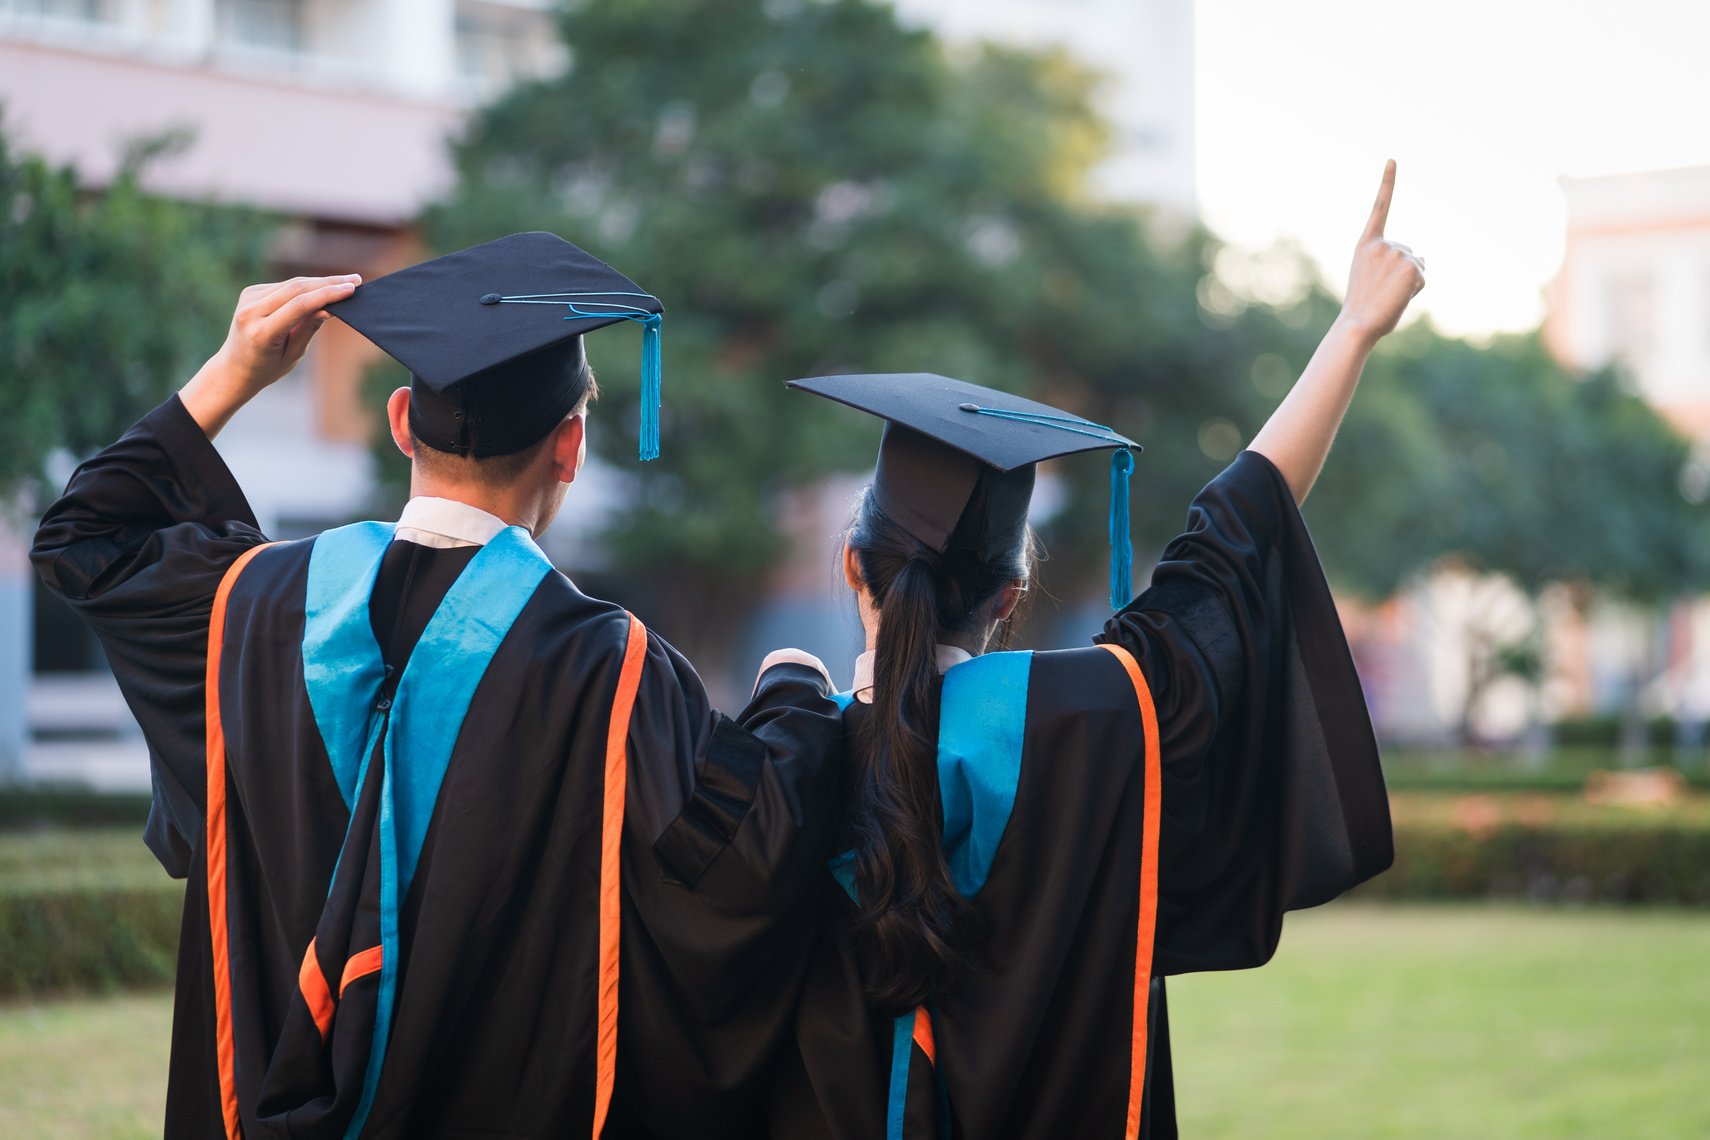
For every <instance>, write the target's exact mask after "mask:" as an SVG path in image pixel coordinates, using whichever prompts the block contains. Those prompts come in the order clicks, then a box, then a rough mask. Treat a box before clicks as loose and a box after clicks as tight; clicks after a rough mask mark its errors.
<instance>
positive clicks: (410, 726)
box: [303, 523, 552, 1140]
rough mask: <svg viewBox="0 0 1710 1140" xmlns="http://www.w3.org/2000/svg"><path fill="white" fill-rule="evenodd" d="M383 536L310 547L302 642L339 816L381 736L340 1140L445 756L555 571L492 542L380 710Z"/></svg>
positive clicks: (376, 1063)
mask: <svg viewBox="0 0 1710 1140" xmlns="http://www.w3.org/2000/svg"><path fill="white" fill-rule="evenodd" d="M391 529H392V528H391V527H390V526H386V525H384V524H379V523H358V524H356V525H354V526H348V527H341V528H339V529H337V530H332V531H328V532H327V533H325V534H323V535H321V536H320V537H319V538H318V539H316V540H315V547H314V550H313V551H312V552H311V554H310V559H309V584H308V593H307V602H306V615H305V616H306V621H305V624H304V634H303V678H304V682H305V684H306V685H307V687H308V690H309V704H310V707H311V708H312V709H313V710H314V714H315V723H316V725H317V726H318V727H319V729H320V732H321V739H322V741H323V742H324V743H325V744H326V746H327V755H328V758H329V759H330V760H331V762H332V769H333V775H334V778H335V779H336V780H337V781H338V785H339V791H340V793H341V794H342V795H343V796H344V799H345V803H346V804H348V805H354V804H355V802H356V795H357V793H358V791H359V790H360V788H361V787H362V782H363V780H364V778H365V775H366V771H367V766H368V760H369V757H370V756H371V755H372V754H373V752H374V744H375V735H376V733H378V732H379V731H380V730H381V728H382V727H384V731H385V743H384V746H383V748H382V749H381V763H382V764H383V765H384V767H383V770H382V773H381V790H380V796H381V799H380V817H379V827H380V945H381V960H380V961H381V965H380V988H379V996H378V999H377V1005H376V1009H375V1016H374V1036H373V1040H372V1043H371V1044H370V1047H369V1056H368V1067H367V1069H366V1070H365V1072H364V1073H363V1084H362V1097H361V1100H360V1101H359V1102H358V1104H357V1109H356V1115H355V1117H354V1118H353V1119H352V1120H351V1122H350V1126H349V1127H348V1128H347V1129H346V1130H345V1136H346V1138H347V1140H353V1138H354V1137H355V1136H357V1134H359V1133H360V1132H361V1131H362V1128H363V1125H365V1124H366V1123H367V1121H368V1114H369V1111H370V1110H371V1109H372V1108H373V1104H374V1093H375V1090H376V1089H377V1088H378V1086H379V1082H380V1069H381V1066H382V1064H383V1063H384V1061H385V1058H386V1047H387V1044H388V1042H389V1040H390V1037H391V1029H392V1013H393V1007H394V1005H395V1002H396V998H397V986H398V961H399V952H398V941H399V937H398V935H399V932H398V911H399V907H400V905H401V903H402V900H403V899H404V897H405V896H406V895H407V894H408V893H409V890H410V883H411V882H412V881H413V880H414V878H415V873H416V866H417V863H418V862H419V860H420V858H421V851H422V844H423V843H424V842H425V840H426V838H427V831H428V825H429V823H430V822H431V820H432V818H433V809H434V803H435V801H437V800H438V798H439V789H440V785H441V784H442V783H443V782H444V780H445V771H446V768H447V767H448V766H449V764H450V763H451V753H452V750H453V748H454V747H455V745H456V743H457V738H458V734H459V733H460V732H461V730H462V727H463V721H464V718H465V716H466V715H467V714H468V712H469V704H470V701H471V700H472V699H473V698H474V695H475V689H476V686H478V685H479V684H480V683H481V678H482V677H483V676H484V675H485V674H486V671H487V666H488V665H489V664H490V663H491V661H492V659H493V654H494V653H495V652H497V650H498V648H499V644H500V642H502V641H503V640H504V638H505V635H506V634H507V633H508V632H509V631H510V628H511V626H512V625H513V624H514V623H515V622H516V619H517V615H518V614H520V613H521V612H522V609H523V607H524V606H525V605H527V604H528V600H529V599H530V598H531V597H533V596H534V592H535V590H536V589H538V588H539V586H540V583H541V580H542V579H543V578H545V576H546V575H547V574H548V573H549V572H551V570H552V564H551V562H549V561H548V560H547V558H546V555H544V554H542V553H541V551H540V548H539V547H538V546H536V545H535V544H534V541H533V540H532V539H531V538H530V537H529V535H528V532H527V531H524V530H523V529H522V528H520V527H514V526H513V527H507V528H505V529H504V530H503V531H500V532H499V534H498V535H496V536H495V537H494V538H493V540H492V541H491V542H489V543H488V544H487V545H486V546H484V547H482V548H481V550H480V552H479V553H478V554H476V555H475V557H474V559H473V560H472V561H471V562H470V563H469V565H468V566H467V567H466V568H465V569H464V571H463V573H462V574H461V575H459V576H458V579H457V581H456V582H455V583H453V584H452V587H451V589H450V590H449V591H447V593H446V595H445V598H444V600H442V601H441V602H440V604H439V608H438V609H437V610H435V611H434V615H433V617H432V619H431V620H429V622H428V624H427V628H426V629H425V630H424V631H423V632H422V636H421V640H420V641H419V642H418V643H417V644H416V647H415V649H414V650H413V651H412V652H411V654H410V659H409V661H408V662H407V663H406V664H405V666H404V672H403V675H402V676H401V677H400V678H399V679H398V685H397V689H396V691H395V693H394V695H393V697H392V700H391V702H390V705H389V706H388V705H387V704H386V703H385V702H384V701H382V700H381V699H380V697H381V692H382V686H383V684H384V681H385V673H386V670H385V665H384V663H383V661H382V659H381V653H380V647H379V645H378V644H376V643H375V640H374V635H373V631H372V627H371V626H370V624H369V616H368V599H369V597H370V596H371V595H372V593H373V589H374V581H375V578H376V576H377V575H378V573H379V568H380V560H381V558H382V557H384V555H385V552H386V545H387V544H388V543H389V542H390V540H391ZM357 749H361V750H362V751H360V752H358V751H357ZM348 841H349V840H348V836H347V838H346V842H347V843H348ZM340 859H341V861H342V852H341V856H340Z"/></svg>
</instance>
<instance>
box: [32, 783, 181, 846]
mask: <svg viewBox="0 0 1710 1140" xmlns="http://www.w3.org/2000/svg"><path fill="white" fill-rule="evenodd" d="M152 802H153V797H152V796H151V795H149V793H147V792H98V791H94V790H92V789H89V788H85V787H82V786H81V785H53V784H39V785H32V786H30V787H17V786H13V787H8V788H5V789H4V790H0V835H3V834H4V833H5V832H8V831H24V830H32V829H39V828H44V827H49V826H59V827H108V826H112V825H114V824H130V825H133V826H134V827H135V828H136V833H137V834H139V835H140V834H141V832H142V826H143V824H145V823H146V822H148V811H149V805H150V804H151V803H152Z"/></svg>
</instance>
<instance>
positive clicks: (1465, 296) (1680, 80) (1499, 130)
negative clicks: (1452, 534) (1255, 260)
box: [1196, 0, 1710, 334]
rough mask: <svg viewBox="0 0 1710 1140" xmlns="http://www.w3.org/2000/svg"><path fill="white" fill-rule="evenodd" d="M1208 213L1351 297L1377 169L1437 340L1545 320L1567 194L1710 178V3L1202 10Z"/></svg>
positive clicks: (1365, 3)
mask: <svg viewBox="0 0 1710 1140" xmlns="http://www.w3.org/2000/svg"><path fill="white" fill-rule="evenodd" d="M1197 7H1198V23H1197V27H1196V36H1197V42H1196V70H1197V77H1196V98H1197V108H1196V111H1197V115H1198V132H1197V133H1198V138H1197V146H1198V177H1199V199H1200V206H1201V211H1202V213H1203V215H1204V218H1205V220H1206V222H1207V223H1208V224H1209V225H1210V226H1211V228H1212V229H1213V230H1215V231H1217V232H1218V233H1219V234H1221V235H1222V236H1223V237H1225V238H1226V239H1228V240H1230V241H1232V242H1235V243H1238V244H1239V245H1242V246H1248V247H1259V246H1265V245H1268V244H1269V243H1271V242H1273V241H1275V240H1278V239H1282V238H1292V239H1293V240H1295V241H1297V242H1299V243H1300V244H1301V245H1303V246H1304V247H1305V248H1306V250H1307V252H1308V253H1309V254H1310V255H1311V256H1312V257H1313V258H1314V259H1315V260H1316V261H1318V262H1319V263H1320V265H1322V266H1323V267H1324V269H1325V272H1326V274H1327V276H1328V277H1329V279H1330V281H1331V283H1332V285H1333V286H1334V287H1336V288H1337V289H1340V288H1341V286H1342V284H1343V282H1344V281H1345V280H1346V278H1345V273H1346V266H1347V260H1348V257H1349V255H1350V254H1351V252H1352V244H1351V243H1352V242H1353V240H1354V238H1355V237H1357V236H1358V234H1359V231H1360V226H1361V224H1362V222H1363V221H1364V219H1365V216H1366V212H1367V211H1368V210H1369V209H1370V204H1371V199H1372V197H1373V194H1374V192H1375V191H1376V188H1377V181H1378V176H1379V174H1380V173H1381V171H1382V167H1383V160H1384V159H1385V158H1387V157H1393V158H1395V159H1396V161H1397V163H1398V164H1399V168H1400V169H1399V173H1398V176H1397V184H1396V195H1395V206H1394V209H1393V210H1392V212H1391V215H1390V225H1389V236H1390V237H1392V238H1394V239H1395V240H1397V241H1402V242H1406V243H1407V244H1408V245H1410V246H1412V247H1413V249H1414V250H1415V251H1416V252H1418V253H1420V254H1421V255H1423V256H1424V257H1425V259H1426V262H1427V266H1428V278H1429V283H1428V285H1427V287H1426V290H1425V292H1424V293H1423V294H1421V296H1420V298H1419V301H1418V302H1417V304H1419V305H1421V306H1422V307H1423V308H1424V309H1426V310H1427V311H1429V312H1430V314H1431V315H1432V317H1433V319H1434V320H1435V321H1436V322H1437V323H1438V324H1439V325H1440V326H1441V327H1443V328H1444V329H1445V330H1447V331H1450V332H1454V333H1462V334H1466V333H1480V332H1488V331H1492V330H1498V329H1519V328H1526V327H1529V326H1531V325H1533V324H1535V323H1536V322H1537V321H1538V320H1539V319H1540V318H1541V317H1542V314H1543V301H1542V296H1541V291H1542V289H1543V287H1544V285H1545V283H1546V282H1547V281H1548V280H1549V278H1550V277H1551V276H1552V275H1553V274H1554V272H1555V270H1556V268H1557V266H1558V265H1559V263H1560V261H1561V254H1562V233H1563V226H1564V222H1565V218H1566V207H1565V205H1564V204H1563V200H1562V194H1561V190H1560V188H1559V185H1558V181H1557V180H1558V178H1559V177H1560V176H1562V175H1591V174H1609V173H1616V172H1622V171H1634V170H1652V169H1659V168H1663V167H1674V166H1694V165H1706V164H1710V3H1706V2H1705V0H1614V2H1611V0H1604V2H1587V0H1553V2H1551V0H1403V2H1397V0H1198V5H1197Z"/></svg>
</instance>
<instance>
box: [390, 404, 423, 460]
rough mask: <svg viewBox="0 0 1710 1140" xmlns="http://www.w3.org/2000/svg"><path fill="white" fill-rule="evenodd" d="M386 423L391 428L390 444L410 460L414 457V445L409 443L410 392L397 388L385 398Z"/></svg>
mask: <svg viewBox="0 0 1710 1140" xmlns="http://www.w3.org/2000/svg"><path fill="white" fill-rule="evenodd" d="M386 422H387V423H388V424H389V425H390V426H391V428H392V442H393V443H395V444H397V445H398V450H399V451H401V452H403V453H404V454H405V455H406V456H408V457H409V458H411V459H414V458H415V457H416V448H415V444H414V443H412V442H411V441H410V390H409V389H408V388H399V389H398V390H397V391H396V392H393V393H392V394H391V395H390V396H388V397H387V398H386Z"/></svg>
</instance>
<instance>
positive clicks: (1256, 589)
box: [1098, 451, 1394, 974]
mask: <svg viewBox="0 0 1710 1140" xmlns="http://www.w3.org/2000/svg"><path fill="white" fill-rule="evenodd" d="M1098 640H1100V641H1108V642H1114V643H1117V644H1120V645H1122V646H1123V647H1124V648H1126V649H1128V650H1129V652H1131V653H1133V654H1134V655H1135V657H1136V658H1138V660H1139V661H1140V665H1141V669H1142V672H1143V673H1144V674H1145V676H1146V678H1147V681H1148V684H1149V685H1150V687H1151V689H1152V692H1153V698H1154V701H1155V702H1156V705H1157V711H1158V723H1159V733H1160V736H1161V738H1162V739H1161V746H1162V767H1163V772H1162V777H1163V778H1162V791H1163V804H1162V810H1161V827H1160V841H1159V842H1160V871H1159V909H1158V933H1157V943H1156V951H1155V958H1154V972H1155V973H1159V974H1172V973H1182V972H1187V971H1192V970H1218V969H1239V968H1244V967H1248V966H1256V965H1260V964H1262V963H1264V962H1266V961H1268V960H1269V958H1270V956H1271V955H1272V954H1273V953H1274V952H1275V950H1276V945H1277V941H1278V939H1279V937H1280V935H1281V930H1282V916H1283V913H1284V912H1285V911H1289V910H1297V909H1300V908H1303V907H1310V906H1316V905H1318V904H1320V903H1323V902H1327V901H1329V900H1330V899H1332V898H1334V897H1336V896H1337V895H1338V894H1340V893H1341V892H1343V891H1345V890H1347V889H1348V888H1350V887H1352V886H1354V885H1355V884H1357V883H1360V882H1363V881H1364V880H1366V879H1369V878H1371V877H1372V876H1373V875H1376V874H1378V873H1379V872H1381V871H1383V870H1384V869H1385V868H1387V867H1388V866H1389V865H1390V862H1391V861H1392V859H1393V855H1394V848H1393V839H1392V835H1391V830H1390V817H1389V801H1388V796H1387V793H1386V791H1385V789H1384V783H1383V773H1382V770H1381V768H1380V766H1379V762H1378V752H1377V744H1376V740H1375V738H1374V736H1373V733H1372V726H1371V720H1370V717H1369V716H1368V714H1367V710H1366V705H1365V700H1364V695H1363V693H1362V691H1361V687H1360V682H1359V677H1358V675H1357V673H1356V672H1355V670H1354V663H1353V659H1352V657H1351V656H1350V654H1349V651H1348V645H1347V641H1346V639H1345V637H1344V635H1343V633H1342V627H1341V623H1340V621H1339V619H1338V618H1337V615H1336V609H1335V606H1334V604H1333V602H1332V601H1331V596H1330V590H1329V586H1328V584H1327V583H1326V581H1325V579H1324V573H1323V570H1322V569H1321V567H1320V566H1319V563H1318V558H1317V554H1316V552H1315V551H1314V550H1313V547H1312V541H1311V538H1310V536H1309V535H1308V534H1307V531H1306V525H1305V523H1304V521H1303V520H1302V519H1301V517H1300V512H1299V510H1298V509H1297V508H1296V506H1295V502H1294V497H1293V495H1292V494H1291V493H1290V492H1289V489H1288V486H1287V484H1286V483H1285V482H1284V481H1283V479H1282V476H1281V475H1280V474H1279V473H1278V472H1277V470H1276V468H1275V467H1274V466H1272V465H1271V463H1270V461H1269V460H1267V459H1265V458H1264V457H1263V456H1261V455H1259V454H1257V453H1256V452H1250V451H1249V452H1243V453H1242V454H1241V455H1240V456H1239V457H1237V458H1236V460H1235V461H1234V462H1233V463H1232V464H1230V466H1229V467H1228V468H1226V469H1225V470H1224V471H1223V473H1222V474H1220V475H1219V476H1218V477H1217V478H1216V479H1214V480H1213V481H1212V482H1211V483H1210V484H1209V485H1208V486H1207V487H1206V488H1205V489H1204V490H1203V491H1201V492H1200V494H1199V495H1198V496H1197V497H1196V498H1195V499H1194V502H1193V504H1192V506H1191V507H1190V508H1189V511H1188V521H1187V527H1186V529H1185V530H1184V531H1183V533H1182V534H1181V535H1180V536H1179V537H1177V538H1176V539H1175V540H1173V541H1172V542H1171V543H1170V544H1169V546H1167V547H1166V548H1165V550H1164V553H1163V555H1162V557H1161V559H1160V560H1159V563H1158V566H1157V568H1156V570H1155V571H1154V572H1153V576H1152V584H1151V586H1150V587H1149V588H1148V589H1147V590H1146V591H1144V592H1143V593H1142V594H1140V596H1139V597H1137V598H1135V600H1134V601H1133V602H1132V603H1130V604H1129V605H1128V606H1127V607H1125V608H1124V609H1122V610H1121V611H1119V612H1118V613H1117V614H1115V615H1114V616H1113V617H1112V618H1111V619H1110V621H1109V623H1108V624H1107V625H1106V627H1105V631H1104V634H1103V635H1102V636H1101V637H1100V638H1099V639H1098Z"/></svg>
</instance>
